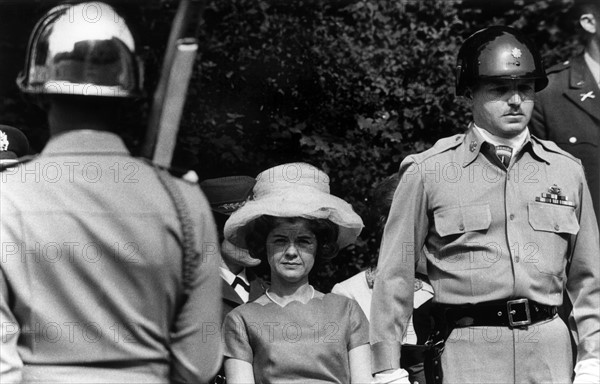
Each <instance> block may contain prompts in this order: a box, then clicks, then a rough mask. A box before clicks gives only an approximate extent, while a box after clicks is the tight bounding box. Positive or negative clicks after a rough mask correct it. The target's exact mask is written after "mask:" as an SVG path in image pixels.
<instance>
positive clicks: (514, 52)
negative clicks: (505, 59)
mask: <svg viewBox="0 0 600 384" xmlns="http://www.w3.org/2000/svg"><path fill="white" fill-rule="evenodd" d="M510 53H511V55H512V56H513V57H514V58H515V59H518V58H519V57H521V54H522V53H521V50H520V49H519V48H513V49H512V51H510Z"/></svg>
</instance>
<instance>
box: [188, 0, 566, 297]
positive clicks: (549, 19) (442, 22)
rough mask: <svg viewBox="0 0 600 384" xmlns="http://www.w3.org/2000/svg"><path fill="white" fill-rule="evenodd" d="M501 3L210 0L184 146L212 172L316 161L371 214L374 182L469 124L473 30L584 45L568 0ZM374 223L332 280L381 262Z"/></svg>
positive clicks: (325, 284) (325, 276) (549, 59)
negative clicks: (459, 81) (457, 90)
mask: <svg viewBox="0 0 600 384" xmlns="http://www.w3.org/2000/svg"><path fill="white" fill-rule="evenodd" d="M489 3H490V2H478V1H470V2H458V1H441V0H423V1H406V0H404V1H389V0H372V1H325V0H322V1H321V0H305V1H298V2H286V1H258V0H235V1H229V2H220V1H214V2H211V3H210V4H209V7H208V8H207V10H206V13H205V20H206V24H205V28H204V29H203V35H202V41H203V53H202V60H201V61H200V62H199V63H198V66H199V68H198V74H199V75H198V78H197V79H196V81H195V82H194V83H193V89H192V90H191V97H190V104H189V105H188V115H187V116H188V120H187V123H186V124H185V126H186V132H185V133H184V134H183V135H182V140H181V145H182V147H183V148H184V151H186V152H189V153H191V154H192V155H193V156H192V157H193V158H195V159H198V164H197V166H196V168H197V169H198V171H199V173H200V174H201V175H202V178H208V177H217V176H223V175H228V174H248V175H253V176H254V175H256V174H257V173H258V172H260V171H261V170H264V169H266V168H268V167H271V166H274V165H276V164H279V163H283V162H290V161H305V162H309V163H311V164H314V165H316V166H318V167H320V168H322V169H323V170H325V171H326V172H327V173H328V174H329V175H330V177H331V188H332V192H333V193H334V194H336V195H338V196H341V197H343V198H344V199H346V200H347V201H349V202H351V203H352V204H353V206H354V207H355V209H356V211H357V212H359V214H361V215H362V216H363V217H364V218H365V219H366V218H367V217H368V211H369V201H368V197H369V195H370V192H371V189H372V187H373V185H374V184H375V183H376V182H378V181H380V180H381V179H383V178H384V177H386V176H388V175H390V174H392V173H393V172H396V171H397V169H398V166H399V164H400V162H401V160H402V159H403V158H404V157H405V156H406V155H408V154H410V153H414V152H419V151H422V150H424V149H426V148H428V147H429V146H431V145H432V144H433V143H434V142H435V141H436V140H437V139H439V138H441V137H444V136H448V135H451V134H454V133H458V132H461V131H463V130H464V129H465V127H466V126H467V124H468V122H469V120H470V115H469V109H468V106H467V105H466V104H465V103H464V102H461V101H460V100H456V99H455V97H454V79H455V76H454V73H455V62H456V54H457V52H458V49H459V47H460V45H461V43H462V41H463V40H464V39H465V38H466V37H467V36H469V35H470V34H471V33H473V32H474V31H476V30H478V29H480V28H483V27H485V26H489V25H493V24H506V25H512V26H515V27H518V28H521V29H523V30H524V31H525V32H526V33H528V34H529V35H530V36H531V37H532V38H533V39H534V40H535V41H536V43H537V44H538V45H539V46H540V48H541V49H542V50H543V52H544V59H545V61H546V63H547V64H553V63H556V62H558V61H560V60H563V59H565V58H567V57H569V56H570V55H571V54H572V53H573V52H574V50H575V49H576V40H575V38H574V35H573V31H572V30H570V29H569V28H568V25H567V24H566V23H565V15H566V12H567V9H568V6H569V4H568V3H567V2H564V1H538V2H523V1H520V2H519V1H514V2H512V1H511V2H497V3H496V7H495V8H490V7H489V6H488V5H489ZM186 158H189V156H188V157H186ZM407 204H410V202H407ZM367 224H368V225H369V228H366V230H365V231H364V232H363V235H362V236H361V238H360V239H359V242H358V243H357V245H356V246H355V247H353V248H351V249H349V250H346V251H344V252H343V254H342V255H341V256H340V257H339V258H338V259H337V260H336V261H335V262H334V263H333V264H332V265H330V266H328V268H325V269H324V270H322V271H321V274H320V277H321V279H320V280H319V281H318V282H316V283H317V285H319V286H320V287H321V288H322V289H325V290H327V289H329V288H330V287H331V285H332V284H333V283H334V282H336V281H340V280H342V279H344V278H346V277H349V276H350V275H351V274H353V273H355V272H357V271H358V270H359V269H361V268H364V267H366V266H368V265H369V264H371V263H373V262H374V261H375V259H376V253H377V248H378V240H379V239H378V237H377V236H376V234H375V233H376V232H377V231H375V230H374V229H375V228H372V226H373V223H370V222H368V223H367Z"/></svg>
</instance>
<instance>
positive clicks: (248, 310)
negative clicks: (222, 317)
mask: <svg viewBox="0 0 600 384" xmlns="http://www.w3.org/2000/svg"><path fill="white" fill-rule="evenodd" d="M270 303H271V300H269V299H268V298H267V296H265V295H264V294H263V295H262V296H260V297H258V298H257V299H256V300H253V301H250V302H248V303H244V304H242V305H239V306H237V307H235V308H234V309H232V310H231V311H230V312H229V313H228V314H227V316H228V317H236V318H246V317H248V316H252V315H254V314H256V313H261V312H264V310H265V308H264V307H266V306H268V304H270Z"/></svg>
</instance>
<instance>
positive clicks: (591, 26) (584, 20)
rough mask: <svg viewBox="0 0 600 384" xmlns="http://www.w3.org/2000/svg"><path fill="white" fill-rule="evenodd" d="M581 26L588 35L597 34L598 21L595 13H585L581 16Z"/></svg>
mask: <svg viewBox="0 0 600 384" xmlns="http://www.w3.org/2000/svg"><path fill="white" fill-rule="evenodd" d="M579 25H581V28H583V30H584V31H586V32H587V33H591V34H595V33H596V30H597V28H598V20H596V17H595V16H594V14H593V13H584V14H583V15H581V16H579Z"/></svg>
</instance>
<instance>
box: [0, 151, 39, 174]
mask: <svg viewBox="0 0 600 384" xmlns="http://www.w3.org/2000/svg"><path fill="white" fill-rule="evenodd" d="M37 156H38V155H28V156H23V157H19V158H18V159H17V161H15V162H12V163H4V164H0V172H3V171H5V170H7V169H10V168H14V167H18V166H19V165H21V164H25V163H28V162H30V161H31V160H33V159H35V158H36V157H37Z"/></svg>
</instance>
